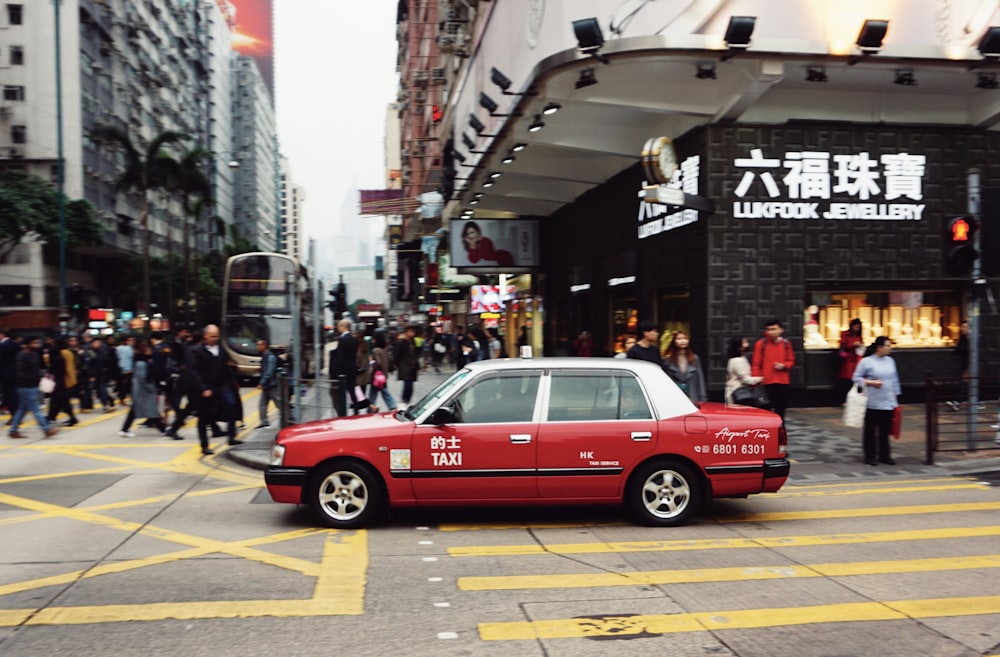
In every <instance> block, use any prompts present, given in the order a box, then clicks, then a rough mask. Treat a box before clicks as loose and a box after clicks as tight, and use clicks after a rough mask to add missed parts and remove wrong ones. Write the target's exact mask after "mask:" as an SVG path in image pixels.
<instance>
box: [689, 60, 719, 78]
mask: <svg viewBox="0 0 1000 657" xmlns="http://www.w3.org/2000/svg"><path fill="white" fill-rule="evenodd" d="M694 76H695V77H696V78H698V79H699V80H714V79H715V64H698V70H697V71H695V74H694Z"/></svg>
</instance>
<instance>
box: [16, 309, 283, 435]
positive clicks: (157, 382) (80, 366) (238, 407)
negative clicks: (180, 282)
mask: <svg viewBox="0 0 1000 657" xmlns="http://www.w3.org/2000/svg"><path fill="white" fill-rule="evenodd" d="M257 344H258V351H259V352H261V354H262V376H261V380H260V387H261V388H262V394H261V402H260V404H261V420H262V425H263V426H268V422H267V403H268V401H275V398H274V392H273V388H274V386H275V377H276V369H277V362H276V361H277V356H276V355H275V354H274V353H273V352H271V351H270V349H269V346H268V344H267V341H266V340H260V341H258V343H257ZM46 398H48V410H47V412H43V410H42V405H43V403H44V401H45V399H46ZM74 399H75V400H76V404H74V401H73V400H74ZM275 403H277V402H276V401H275ZM98 404H100V409H101V410H102V411H103V412H104V413H110V412H112V411H113V410H114V409H115V407H116V406H123V407H128V413H127V414H126V416H125V420H124V423H123V424H122V427H121V429H120V430H119V431H118V435H120V436H122V437H127V438H131V437H134V436H135V433H134V432H133V431H132V427H133V424H134V423H135V422H136V421H141V426H143V427H148V428H152V429H156V430H157V431H160V432H161V433H163V434H165V435H167V436H168V437H170V438H173V439H175V440H182V439H183V436H181V435H180V433H179V431H180V429H181V428H182V427H183V426H184V423H185V421H186V420H187V419H188V418H189V417H190V416H191V415H196V416H197V418H198V423H197V431H198V438H199V441H200V443H201V451H202V453H203V454H212V453H213V452H212V450H211V449H210V447H209V444H208V437H209V433H211V435H212V436H213V437H220V436H225V437H226V438H227V439H228V443H229V444H230V445H236V444H239V443H240V441H239V440H237V439H236V429H237V427H238V426H240V425H242V423H243V410H242V409H243V405H242V402H241V401H240V394H239V377H238V376H237V372H236V369H235V365H234V364H233V363H232V362H231V361H230V360H229V359H228V358H227V357H226V355H225V352H224V351H223V350H222V349H220V346H219V328H218V327H217V326H215V325H208V326H206V327H205V328H204V330H202V331H198V332H192V331H191V330H190V329H188V328H181V329H179V330H178V331H177V332H176V334H175V335H174V336H173V338H172V340H167V339H166V338H165V337H164V335H163V334H161V333H159V332H153V333H152V334H151V335H150V336H149V339H146V338H137V337H134V336H131V335H126V336H120V337H118V338H116V337H115V336H110V335H109V336H106V337H103V338H102V337H92V338H87V337H85V336H69V337H55V336H45V337H36V336H26V337H15V336H14V335H12V334H11V332H10V331H9V330H7V329H0V409H5V410H6V411H7V412H8V413H9V414H10V417H9V419H8V420H7V422H6V424H7V426H8V428H9V429H8V436H9V437H10V438H25V437H26V434H25V433H24V432H22V430H21V423H22V421H23V420H24V418H25V416H26V415H27V414H28V413H31V414H32V415H33V416H34V418H35V420H36V422H37V424H38V427H39V428H40V429H41V430H42V432H43V433H44V435H45V436H46V437H52V436H54V435H55V434H56V433H57V432H58V431H59V428H58V427H57V426H56V420H57V419H58V418H59V416H60V415H62V414H64V415H65V416H66V420H65V421H64V422H63V423H62V425H63V426H66V427H72V426H75V425H77V424H79V421H80V420H79V418H78V417H77V413H91V412H94V411H96V410H97V405H98ZM220 424H225V425H226V426H225V427H224V428H223V427H222V426H220Z"/></svg>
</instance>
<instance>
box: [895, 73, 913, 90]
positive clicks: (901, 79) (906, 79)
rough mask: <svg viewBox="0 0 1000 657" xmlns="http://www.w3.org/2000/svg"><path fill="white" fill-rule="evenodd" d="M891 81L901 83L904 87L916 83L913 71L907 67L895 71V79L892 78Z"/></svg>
mask: <svg viewBox="0 0 1000 657" xmlns="http://www.w3.org/2000/svg"><path fill="white" fill-rule="evenodd" d="M892 83H893V84H898V85H902V86H904V87H913V86H916V84H917V78H915V77H913V71H911V70H909V69H901V70H899V71H896V79H895V80H893V81H892Z"/></svg>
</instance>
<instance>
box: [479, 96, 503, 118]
mask: <svg viewBox="0 0 1000 657" xmlns="http://www.w3.org/2000/svg"><path fill="white" fill-rule="evenodd" d="M479 105H480V106H481V107H482V108H483V109H485V110H486V111H487V112H489V113H490V114H492V113H493V112H495V111H497V107H498V105H497V102H496V101H495V100H493V99H492V98H490V97H489V96H487V95H486V94H485V93H480V94H479Z"/></svg>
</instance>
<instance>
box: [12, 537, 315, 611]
mask: <svg viewBox="0 0 1000 657" xmlns="http://www.w3.org/2000/svg"><path fill="white" fill-rule="evenodd" d="M325 531H327V530H324V529H299V530H295V531H290V532H285V533H283V534H272V535H270V536H260V537H257V538H251V539H246V540H243V541H234V542H233V543H232V544H233V545H234V546H235V545H241V546H243V547H252V546H256V545H269V544H272V543H280V542H283V541H291V540H295V539H298V538H303V537H307V536H314V535H316V534H318V533H322V532H325ZM217 551H218V550H215V549H213V548H210V547H205V548H193V549H189V550H178V551H176V552H167V553H164V554H158V555H156V556H152V557H143V558H140V559H128V560H126V561H115V562H112V563H105V564H100V565H98V566H94V567H93V568H88V569H87V570H75V571H72V572H67V573H60V574H58V575H50V576H48V577H38V578H36V579H29V580H24V581H21V582H12V583H10V584H3V585H0V596H4V595H10V594H11V593H22V592H24V591H31V590H33V589H39V588H42V587H45V586H54V585H60V584H71V583H73V582H75V581H77V580H81V579H90V578H92V577H98V576H100V575H111V574H115V573H124V572H128V571H130V570H137V569H139V568H146V567H149V566H157V565H160V564H164V563H170V562H172V561H181V560H184V559H193V558H196V557H202V556H205V555H206V554H211V553H212V552H217ZM287 565H288V568H287V570H291V571H294V572H299V573H301V574H303V575H307V576H309V577H318V576H320V575H321V574H322V567H321V565H320V564H314V563H312V562H308V561H298V562H297V563H293V562H291V561H289V563H288V564H287Z"/></svg>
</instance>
